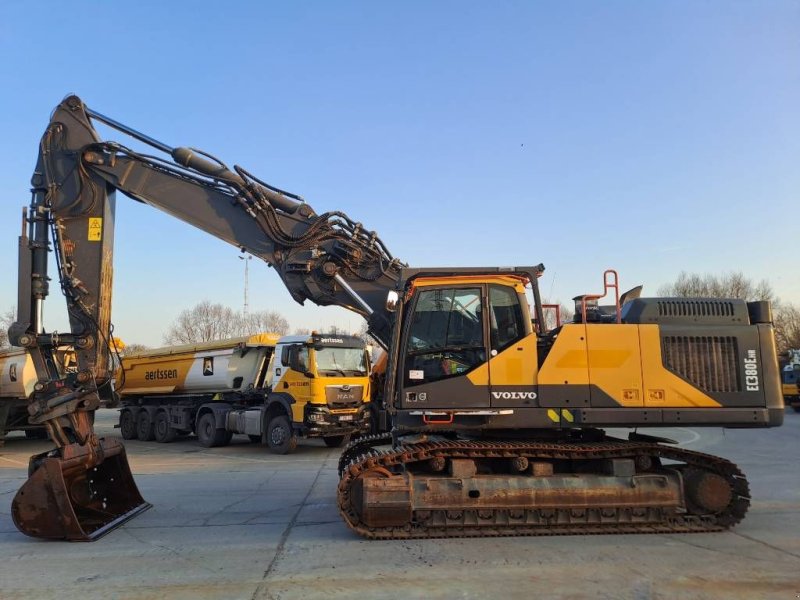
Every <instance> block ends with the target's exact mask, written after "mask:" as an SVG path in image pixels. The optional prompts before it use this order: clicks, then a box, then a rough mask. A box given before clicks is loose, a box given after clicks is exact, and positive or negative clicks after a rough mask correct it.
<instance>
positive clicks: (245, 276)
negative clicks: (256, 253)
mask: <svg viewBox="0 0 800 600" xmlns="http://www.w3.org/2000/svg"><path fill="white" fill-rule="evenodd" d="M252 259H253V257H252V256H250V255H249V254H248V255H247V256H240V257H239V260H243V261H244V315H245V316H246V315H247V308H248V306H247V285H248V281H247V275H248V273H247V266H248V265H249V264H250V261H251V260H252Z"/></svg>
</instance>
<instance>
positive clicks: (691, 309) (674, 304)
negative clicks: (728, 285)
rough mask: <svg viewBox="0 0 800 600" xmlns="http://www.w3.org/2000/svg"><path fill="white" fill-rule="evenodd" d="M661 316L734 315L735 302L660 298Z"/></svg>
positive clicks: (659, 311) (659, 309) (659, 312)
mask: <svg viewBox="0 0 800 600" xmlns="http://www.w3.org/2000/svg"><path fill="white" fill-rule="evenodd" d="M658 315H659V316H660V317H732V316H733V315H734V309H733V302H731V301H730V300H690V299H680V300H660V301H659V302H658Z"/></svg>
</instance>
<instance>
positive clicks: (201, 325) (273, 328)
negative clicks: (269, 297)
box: [164, 300, 289, 345]
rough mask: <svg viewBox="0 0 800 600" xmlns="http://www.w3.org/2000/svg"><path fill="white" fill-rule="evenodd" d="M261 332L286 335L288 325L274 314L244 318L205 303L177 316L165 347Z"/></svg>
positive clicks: (271, 312)
mask: <svg viewBox="0 0 800 600" xmlns="http://www.w3.org/2000/svg"><path fill="white" fill-rule="evenodd" d="M262 331H263V332H269V333H277V334H279V335H285V334H286V333H287V332H288V331H289V322H288V321H287V320H286V319H285V318H284V317H283V316H282V315H281V314H280V313H278V312H275V311H271V310H264V311H260V312H254V313H248V314H244V313H242V312H237V311H235V310H233V309H232V308H229V307H227V306H223V305H222V304H212V303H211V302H209V301H208V300H204V301H203V302H201V303H200V304H197V305H196V306H193V307H192V308H187V309H186V310H184V311H183V312H181V314H180V315H178V318H177V319H176V320H175V322H174V323H173V324H172V325H171V326H170V328H169V330H168V331H167V333H166V334H165V335H164V343H165V344H170V345H171V344H198V343H201V342H211V341H214V340H222V339H225V338H232V337H243V336H246V335H251V334H254V333H258V332H262Z"/></svg>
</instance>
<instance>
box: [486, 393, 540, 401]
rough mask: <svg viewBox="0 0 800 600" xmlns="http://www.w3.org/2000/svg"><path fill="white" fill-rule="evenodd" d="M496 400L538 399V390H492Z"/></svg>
mask: <svg viewBox="0 0 800 600" xmlns="http://www.w3.org/2000/svg"><path fill="white" fill-rule="evenodd" d="M492 396H494V399H495V400H536V392H492Z"/></svg>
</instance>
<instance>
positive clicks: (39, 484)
mask: <svg viewBox="0 0 800 600" xmlns="http://www.w3.org/2000/svg"><path fill="white" fill-rule="evenodd" d="M150 506H151V504H149V503H148V502H145V501H144V499H143V498H142V496H141V494H140V493H139V489H138V488H137V487H136V483H135V482H134V480H133V475H132V474H131V470H130V467H129V466H128V459H127V458H126V456H125V448H124V446H123V445H122V444H121V443H119V442H118V441H116V440H114V439H103V438H101V439H99V440H97V441H96V442H95V443H94V444H92V443H88V444H85V445H81V444H69V445H66V446H63V447H62V448H59V449H55V450H51V451H50V452H45V453H43V454H38V455H36V456H33V457H31V460H30V464H29V467H28V480H27V481H26V482H25V483H24V484H23V486H22V487H21V488H20V489H19V491H18V492H17V495H16V496H15V497H14V501H13V503H12V504H11V516H12V518H13V519H14V525H16V526H17V529H19V530H20V531H21V532H22V533H24V534H26V535H29V536H31V537H39V538H48V539H63V540H69V541H82V542H91V541H94V540H96V539H98V538H100V537H101V536H103V535H105V534H106V533H108V532H109V531H111V530H113V529H115V528H117V527H119V526H120V525H122V524H123V523H125V522H126V521H128V520H129V519H131V518H133V517H135V516H136V515H138V514H139V513H141V512H143V511H145V510H147V509H148V508H150Z"/></svg>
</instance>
